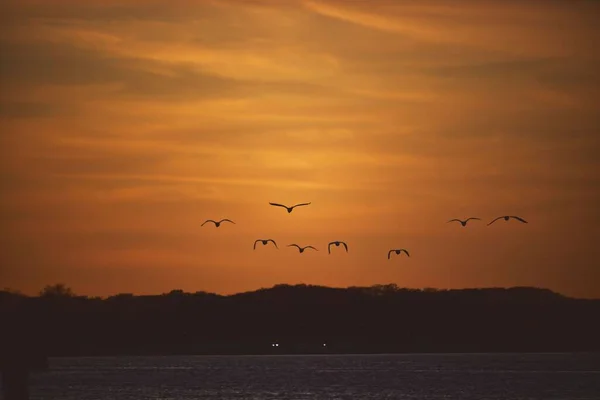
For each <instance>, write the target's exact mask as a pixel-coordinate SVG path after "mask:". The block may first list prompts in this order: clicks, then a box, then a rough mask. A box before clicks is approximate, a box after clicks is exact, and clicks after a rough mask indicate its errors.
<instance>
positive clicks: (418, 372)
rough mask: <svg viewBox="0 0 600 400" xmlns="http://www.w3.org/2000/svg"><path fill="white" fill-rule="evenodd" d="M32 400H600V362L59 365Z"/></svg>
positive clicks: (64, 361) (319, 359)
mask: <svg viewBox="0 0 600 400" xmlns="http://www.w3.org/2000/svg"><path fill="white" fill-rule="evenodd" d="M31 399H32V400H41V399H48V400H50V399H52V400H108V399H119V400H133V399H161V400H171V399H172V400H189V399H223V400H229V399H283V400H285V399H294V400H301V399H413V400H421V399H444V400H454V399H456V400H485V399H503V400H554V399H563V400H584V399H585V400H600V355H599V354H406V355H314V356H311V355H307V356H295V355H294V356H285V355H282V356H172V357H94V358H54V359H51V360H50V369H49V370H48V371H46V372H43V373H36V374H34V375H33V376H32V377H31Z"/></svg>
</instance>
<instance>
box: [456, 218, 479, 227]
mask: <svg viewBox="0 0 600 400" xmlns="http://www.w3.org/2000/svg"><path fill="white" fill-rule="evenodd" d="M472 219H475V220H481V218H476V217H469V218H467V219H465V220H464V221H463V220H460V219H458V218H454V219H451V220H450V221H448V222H453V221H457V222H460V224H461V225H462V226H466V225H467V222H469V221H470V220H472Z"/></svg>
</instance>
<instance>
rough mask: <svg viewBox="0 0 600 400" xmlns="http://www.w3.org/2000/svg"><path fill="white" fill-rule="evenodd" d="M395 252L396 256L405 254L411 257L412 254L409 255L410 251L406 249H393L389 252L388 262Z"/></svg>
mask: <svg viewBox="0 0 600 400" xmlns="http://www.w3.org/2000/svg"><path fill="white" fill-rule="evenodd" d="M393 252H396V254H400V253H402V252H405V253H406V255H407V256H409V257H410V254H408V251H406V249H392V250H390V251H388V260H389V259H390V256H391V255H392V253H393Z"/></svg>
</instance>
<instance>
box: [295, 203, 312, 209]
mask: <svg viewBox="0 0 600 400" xmlns="http://www.w3.org/2000/svg"><path fill="white" fill-rule="evenodd" d="M309 204H310V203H299V204H294V205H293V206H292V208H294V207H300V206H307V205H309Z"/></svg>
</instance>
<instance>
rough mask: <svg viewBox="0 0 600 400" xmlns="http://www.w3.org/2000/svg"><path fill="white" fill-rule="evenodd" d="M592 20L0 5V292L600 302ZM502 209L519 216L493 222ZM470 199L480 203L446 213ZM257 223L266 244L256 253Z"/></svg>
mask: <svg viewBox="0 0 600 400" xmlns="http://www.w3.org/2000/svg"><path fill="white" fill-rule="evenodd" d="M599 17H600V4H598V2H595V1H544V2H542V1H530V2H524V1H501V2H500V1H483V0H477V1H462V2H460V4H459V1H458V0H457V1H456V4H454V2H453V4H452V6H451V5H450V4H449V2H448V1H446V0H443V1H442V0H439V1H419V2H413V1H410V2H409V1H406V2H402V1H390V0H381V1H377V0H373V1H370V2H367V1H345V0H344V1H343V0H313V1H309V0H306V1H300V0H287V1H280V0H262V1H261V0H254V1H251V0H248V1H243V0H235V1H234V0H218V1H217V0H214V1H209V0H206V1H194V2H192V1H183V0H170V1H141V0H140V1H133V0H128V1H125V0H124V1H116V0H112V1H111V0H86V1H80V0H77V1H76V0H65V1H51V0H18V1H17V0H8V1H6V0H5V1H3V2H2V5H1V6H0V22H1V24H0V26H2V28H0V29H1V31H0V33H1V36H0V47H1V54H0V58H1V62H0V68H1V69H0V79H1V82H0V83H1V85H0V86H1V88H2V89H1V90H0V141H1V147H0V149H1V151H2V157H1V160H0V173H1V178H2V180H1V184H0V193H1V196H0V207H1V219H2V228H1V235H2V236H1V242H0V256H1V257H2V258H1V265H0V268H1V269H0V282H1V283H0V287H11V288H13V289H20V290H22V291H24V292H25V293H36V292H37V291H38V290H39V289H41V288H42V287H43V286H44V285H45V284H49V283H55V282H64V283H66V284H68V285H69V286H71V287H72V288H73V290H74V291H75V292H76V293H80V294H88V295H103V296H104V295H109V294H115V293H119V292H133V293H161V292H165V291H169V290H171V289H183V290H185V291H197V290H207V291H214V292H218V293H232V292H237V291H243V290H252V289H257V288H259V287H266V286H271V285H273V284H277V283H290V284H295V283H309V284H321V285H330V286H349V285H371V284H376V283H390V282H394V283H396V284H398V285H399V286H407V287H438V288H458V287H475V286H476V287H485V286H513V285H533V286H540V287H548V288H551V289H553V290H557V291H560V292H562V293H565V294H569V295H574V296H585V297H600V284H599V282H600V272H599V268H600V263H599V261H598V260H599V258H600V251H599V250H598V247H599V246H598V238H599V237H600V235H599V233H600V228H599V226H600V212H599V211H598V204H600V176H599V171H600V168H599V167H600V159H599V157H598V155H599V154H600V132H599V131H600V117H599V116H600V72H599V71H600V56H599V55H598V51H597V49H598V42H599V39H600V35H599V33H600V27H599V25H598V20H600V18H599ZM269 201H275V202H282V203H290V204H293V203H297V202H305V201H311V202H312V205H311V206H309V207H303V208H298V209H296V210H294V212H293V213H292V214H288V213H287V212H286V211H285V210H283V209H280V208H274V207H271V206H269V205H268V202H269ZM505 214H512V215H520V216H522V217H524V218H525V219H527V220H528V221H530V223H529V224H527V225H525V224H520V223H518V222H514V221H510V222H509V223H505V222H504V221H499V222H497V223H496V224H494V225H492V226H489V227H488V226H486V223H487V222H488V221H489V220H491V219H493V218H494V217H496V216H498V215H505ZM466 216H477V217H481V218H483V219H484V221H481V222H478V221H475V222H473V223H472V224H470V225H468V226H467V228H464V229H463V228H461V227H460V225H458V224H456V225H455V224H447V223H446V221H447V220H449V219H451V218H462V217H466ZM225 217H228V218H231V219H233V220H234V221H236V222H237V224H236V225H223V226H222V227H221V228H219V229H215V228H214V227H213V226H209V225H205V226H204V227H202V228H201V227H200V224H201V223H202V222H203V221H204V220H205V219H206V218H225ZM262 237H272V238H274V239H275V240H276V241H277V242H278V244H279V245H280V250H279V251H277V250H275V249H272V248H270V247H262V246H261V247H258V248H257V250H256V251H253V250H252V244H253V242H254V240H255V239H256V238H262ZM332 240H345V241H347V243H348V245H349V247H350V253H348V254H345V253H343V252H342V251H341V248H337V249H335V250H336V251H335V252H334V254H331V255H328V254H327V246H326V244H327V242H329V241H332ZM289 243H299V244H302V245H307V244H312V245H314V246H316V247H317V248H318V249H319V250H320V251H319V252H314V253H309V252H308V251H307V252H305V253H304V254H302V255H300V254H298V252H297V250H296V249H292V248H287V247H285V245H286V244H289ZM395 247H405V248H407V249H408V250H409V251H410V252H411V256H412V257H411V258H409V259H408V258H406V257H405V256H404V255H403V256H402V257H401V258H393V259H392V260H391V261H388V260H387V258H386V254H387V250H388V249H390V248H395Z"/></svg>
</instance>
